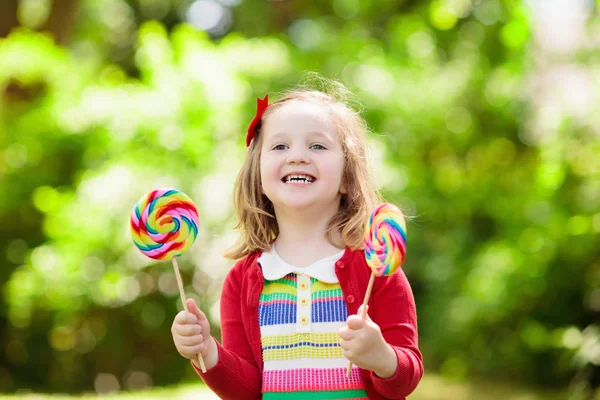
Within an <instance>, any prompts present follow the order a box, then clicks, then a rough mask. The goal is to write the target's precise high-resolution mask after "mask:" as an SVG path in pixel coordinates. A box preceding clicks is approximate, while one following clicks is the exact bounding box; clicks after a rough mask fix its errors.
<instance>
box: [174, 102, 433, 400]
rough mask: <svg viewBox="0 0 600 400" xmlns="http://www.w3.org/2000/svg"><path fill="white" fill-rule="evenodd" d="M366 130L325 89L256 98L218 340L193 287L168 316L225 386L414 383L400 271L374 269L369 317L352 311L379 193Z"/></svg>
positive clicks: (276, 391) (379, 393)
mask: <svg viewBox="0 0 600 400" xmlns="http://www.w3.org/2000/svg"><path fill="white" fill-rule="evenodd" d="M365 132H366V124H365V122H364V121H363V119H362V118H361V117H360V116H359V115H358V114H357V113H356V112H354V111H353V110H352V109H350V108H349V107H348V106H346V104H345V103H343V102H341V101H338V100H337V99H336V98H335V97H334V96H331V95H328V94H325V93H323V92H320V91H307V90H294V91H291V92H289V93H288V94H287V95H286V96H284V97H283V98H282V99H280V100H279V101H276V102H274V103H273V104H268V97H265V98H264V99H263V100H260V99H259V101H258V110H257V114H256V116H255V117H254V120H253V121H252V123H251V124H250V127H249V128H248V136H247V138H246V144H247V146H248V147H249V150H248V155H247V158H246V160H245V162H244V165H243V166H242V169H241V171H240V173H239V175H238V178H237V181H236V184H235V194H234V196H235V209H236V213H237V215H238V218H239V224H238V228H240V230H241V237H240V240H239V241H238V242H237V244H236V245H235V246H234V247H233V248H232V249H231V250H230V251H229V253H228V254H226V257H228V258H232V259H241V260H239V261H238V262H237V263H236V264H235V266H234V267H233V269H232V270H231V271H230V272H229V274H228V275H227V277H226V279H225V281H224V284H223V291H222V295H221V327H222V342H223V343H222V344H219V343H218V342H217V341H216V340H215V339H213V338H212V337H211V336H210V326H209V323H208V320H207V318H206V316H205V314H204V313H203V312H202V311H200V310H199V309H198V307H197V306H196V304H195V303H194V301H193V300H192V299H188V300H187V305H188V308H189V312H187V313H186V312H185V311H182V312H180V313H179V314H177V316H176V317H175V320H174V322H173V325H172V328H171V332H172V334H173V340H174V342H175V346H176V348H177V350H178V351H179V353H180V354H181V355H182V356H183V357H185V358H187V359H190V360H192V364H193V366H194V368H195V369H196V371H197V373H198V374H199V375H200V377H202V379H203V380H204V382H205V383H206V385H208V386H209V387H210V388H211V389H212V390H213V391H214V392H215V393H216V394H217V395H218V396H219V397H221V398H223V399H235V400H239V399H261V398H263V399H365V398H369V399H403V398H405V397H406V396H407V395H409V394H410V393H411V392H412V391H413V390H414V389H415V388H416V387H417V384H418V383H419V380H420V379H421V377H422V375H423V364H422V358H421V353H420V351H419V348H418V345H417V318H416V310H415V303H414V298H413V295H412V291H411V288H410V285H409V283H408V281H407V279H406V277H405V275H404V273H403V272H402V270H400V271H398V272H397V273H396V274H394V275H392V276H390V277H380V278H377V279H376V280H375V286H374V288H373V292H372V295H371V298H370V299H369V303H368V304H369V307H368V309H367V310H368V316H367V318H366V320H363V319H361V318H360V317H359V316H358V315H357V314H359V312H360V311H359V305H360V304H362V302H363V297H364V295H365V291H366V287H367V284H368V281H369V276H370V274H371V271H370V269H369V267H368V266H367V264H366V261H365V257H364V252H363V234H364V224H365V221H366V220H367V218H368V216H369V213H370V211H371V210H372V209H373V208H374V207H375V205H376V203H377V200H378V196H377V193H376V191H375V190H374V189H373V187H372V185H371V183H370V181H369V178H368V173H367V163H366V151H365V143H364V138H363V136H364V133H365ZM198 353H201V354H202V357H203V359H204V362H205V365H206V369H207V371H206V373H202V371H201V370H200V368H199V367H198V366H197V365H196V362H195V361H194V360H197V354H198ZM349 362H352V365H353V369H352V371H351V375H350V377H349V378H347V377H346V370H347V366H348V363H349Z"/></svg>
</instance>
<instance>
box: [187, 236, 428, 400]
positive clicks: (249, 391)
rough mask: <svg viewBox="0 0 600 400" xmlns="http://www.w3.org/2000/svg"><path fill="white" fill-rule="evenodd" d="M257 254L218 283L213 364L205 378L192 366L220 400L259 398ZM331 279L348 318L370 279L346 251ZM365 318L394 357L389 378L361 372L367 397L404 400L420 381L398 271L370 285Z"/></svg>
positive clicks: (407, 299) (412, 318)
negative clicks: (377, 329)
mask: <svg viewBox="0 0 600 400" xmlns="http://www.w3.org/2000/svg"><path fill="white" fill-rule="evenodd" d="M260 254H261V253H260V252H255V253H252V254H249V255H248V256H246V257H245V258H243V259H242V260H240V261H238V262H237V263H236V264H235V266H234V267H233V269H232V270H231V271H230V272H229V274H228V275H227V277H226V278H225V281H224V283H223V291H222V294H221V328H222V340H223V344H222V345H220V344H219V343H217V347H218V350H219V361H218V363H217V364H216V365H215V366H214V367H213V368H211V369H209V370H208V371H207V372H206V373H202V371H200V370H199V369H198V368H196V367H195V366H194V369H195V370H196V372H197V373H198V375H200V377H202V379H203V380H204V382H205V383H206V385H207V386H208V387H210V388H211V389H212V390H213V391H214V392H215V393H216V394H217V395H218V396H219V397H220V398H222V399H235V400H242V399H252V400H254V399H260V398H261V397H262V393H261V386H262V383H261V381H262V369H263V362H262V349H261V342H260V327H259V323H258V299H259V296H260V293H261V291H262V289H263V284H264V278H263V275H262V270H261V268H260V265H259V264H258V263H257V262H256V260H257V259H258V257H259V256H260ZM335 273H336V275H337V277H338V279H339V282H340V286H341V288H342V292H343V294H344V297H345V299H346V304H347V306H348V313H349V314H350V315H351V314H356V313H357V312H358V307H360V305H361V304H362V302H363V299H364V296H365V292H366V289H367V284H368V281H369V277H370V274H371V270H370V269H369V267H368V266H367V263H366V261H365V257H364V253H363V252H362V251H358V250H356V251H352V250H349V249H348V248H346V251H345V252H344V255H343V256H342V257H341V258H340V259H339V260H338V261H336V264H335ZM369 315H370V317H371V319H372V320H373V321H374V322H375V323H376V324H377V325H379V327H380V328H381V332H382V334H383V337H384V338H385V340H386V341H387V342H388V343H389V344H390V345H392V346H393V348H394V350H395V351H396V356H397V359H398V367H397V368H396V373H395V374H394V375H393V376H391V377H390V378H385V379H382V378H379V377H378V376H377V375H375V374H374V373H373V372H371V371H368V370H362V369H361V374H362V378H363V381H364V383H365V389H366V391H367V394H368V396H369V398H370V399H404V398H405V397H406V396H408V395H409V394H410V393H411V392H412V391H413V390H415V388H416V387H417V384H418V383H419V381H420V380H421V377H422V376H423V361H422V357H421V352H420V351H419V348H418V343H417V341H418V338H417V316H416V309H415V301H414V297H413V294H412V291H411V288H410V285H409V283H408V280H407V279H406V276H405V275H404V272H403V271H402V270H399V271H397V272H396V273H395V274H394V275H392V276H389V277H379V278H376V279H375V284H374V286H373V292H372V294H371V298H370V300H369ZM192 365H193V364H192Z"/></svg>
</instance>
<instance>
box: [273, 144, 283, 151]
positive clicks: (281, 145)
mask: <svg viewBox="0 0 600 400" xmlns="http://www.w3.org/2000/svg"><path fill="white" fill-rule="evenodd" d="M285 148H286V145H285V144H278V145H277V146H275V147H273V150H285Z"/></svg>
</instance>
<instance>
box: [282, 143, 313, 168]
mask: <svg viewBox="0 0 600 400" xmlns="http://www.w3.org/2000/svg"><path fill="white" fill-rule="evenodd" d="M286 162H287V163H288V164H301V163H302V164H308V163H309V162H310V158H309V157H308V152H307V151H305V150H304V149H300V148H298V147H295V148H294V147H292V148H291V149H290V151H289V152H288V157H287V160H286Z"/></svg>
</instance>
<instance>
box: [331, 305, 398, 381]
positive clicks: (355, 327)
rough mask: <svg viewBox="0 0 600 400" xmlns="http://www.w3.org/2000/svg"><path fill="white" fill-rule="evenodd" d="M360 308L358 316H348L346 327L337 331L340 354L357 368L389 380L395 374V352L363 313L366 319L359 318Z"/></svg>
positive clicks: (374, 324)
mask: <svg viewBox="0 0 600 400" xmlns="http://www.w3.org/2000/svg"><path fill="white" fill-rule="evenodd" d="M366 307H367V310H368V306H366ZM362 308H363V306H361V307H360V309H359V310H358V315H350V316H349V317H348V319H347V320H346V324H347V326H345V327H343V328H341V329H340V330H339V335H340V338H341V339H342V340H341V342H340V345H341V347H342V354H343V356H344V357H345V358H347V359H348V360H349V361H351V362H352V364H354V365H356V366H357V367H360V368H362V369H368V370H370V371H373V372H375V374H377V376H379V377H381V378H389V377H391V376H392V375H394V373H395V372H396V367H397V364H398V361H397V358H396V352H395V351H394V349H393V348H392V347H391V346H390V345H389V344H388V343H387V342H386V341H385V339H384V338H383V335H382V334H381V329H379V326H378V325H377V324H376V323H375V322H373V320H371V317H369V315H368V314H366V313H365V314H366V319H362V318H361V313H362Z"/></svg>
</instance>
